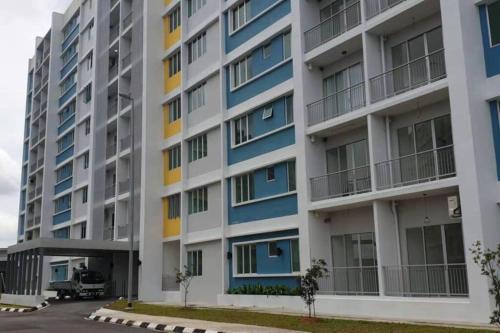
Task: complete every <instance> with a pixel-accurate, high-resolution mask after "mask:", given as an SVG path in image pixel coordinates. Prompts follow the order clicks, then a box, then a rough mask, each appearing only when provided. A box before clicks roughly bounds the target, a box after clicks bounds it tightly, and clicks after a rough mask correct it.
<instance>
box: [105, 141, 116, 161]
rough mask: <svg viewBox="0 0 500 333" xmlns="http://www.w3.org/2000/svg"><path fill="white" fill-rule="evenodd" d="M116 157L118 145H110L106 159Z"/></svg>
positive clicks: (107, 148)
mask: <svg viewBox="0 0 500 333" xmlns="http://www.w3.org/2000/svg"><path fill="white" fill-rule="evenodd" d="M115 155H116V144H110V145H108V146H107V147H106V159H108V158H111V157H114V156H115Z"/></svg>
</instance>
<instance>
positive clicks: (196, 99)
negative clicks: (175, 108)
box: [187, 82, 207, 113]
mask: <svg viewBox="0 0 500 333" xmlns="http://www.w3.org/2000/svg"><path fill="white" fill-rule="evenodd" d="M206 84H207V83H206V82H203V83H202V84H199V85H198V86H196V87H195V88H193V89H191V90H189V91H188V93H187V95H188V96H187V97H188V113H191V112H194V111H196V110H198V109H200V108H202V107H204V106H205V105H206V102H207V97H206V95H207V93H206Z"/></svg>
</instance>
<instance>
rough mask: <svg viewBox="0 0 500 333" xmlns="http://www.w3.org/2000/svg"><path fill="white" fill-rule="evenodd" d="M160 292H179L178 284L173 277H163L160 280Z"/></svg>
mask: <svg viewBox="0 0 500 333" xmlns="http://www.w3.org/2000/svg"><path fill="white" fill-rule="evenodd" d="M161 290H163V291H179V284H178V283H177V279H176V278H175V276H174V275H163V276H162V279H161Z"/></svg>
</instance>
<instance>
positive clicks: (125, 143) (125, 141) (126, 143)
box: [120, 135, 131, 151]
mask: <svg viewBox="0 0 500 333" xmlns="http://www.w3.org/2000/svg"><path fill="white" fill-rule="evenodd" d="M130 139H131V137H130V135H127V136H125V137H123V138H122V139H121V140H120V151H124V150H125V149H128V148H130Z"/></svg>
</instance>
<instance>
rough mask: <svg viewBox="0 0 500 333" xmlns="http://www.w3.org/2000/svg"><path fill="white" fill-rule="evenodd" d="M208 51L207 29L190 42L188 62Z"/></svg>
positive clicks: (195, 59)
mask: <svg viewBox="0 0 500 333" xmlns="http://www.w3.org/2000/svg"><path fill="white" fill-rule="evenodd" d="M206 53H207V31H203V32H201V33H199V34H198V35H197V36H196V37H194V38H193V39H192V40H191V41H189V42H188V64H192V63H194V62H195V61H197V60H198V59H200V58H201V57H202V56H203V55H205V54H206Z"/></svg>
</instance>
